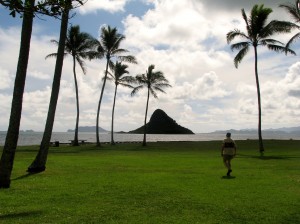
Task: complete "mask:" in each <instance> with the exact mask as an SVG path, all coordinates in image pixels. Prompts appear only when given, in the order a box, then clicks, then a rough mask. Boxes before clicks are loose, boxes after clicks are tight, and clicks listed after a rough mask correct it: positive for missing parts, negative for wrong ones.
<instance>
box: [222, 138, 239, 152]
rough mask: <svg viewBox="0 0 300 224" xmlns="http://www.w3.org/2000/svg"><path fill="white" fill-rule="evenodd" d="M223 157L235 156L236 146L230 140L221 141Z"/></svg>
mask: <svg viewBox="0 0 300 224" xmlns="http://www.w3.org/2000/svg"><path fill="white" fill-rule="evenodd" d="M222 149H223V155H231V156H233V155H235V153H236V144H235V142H234V141H233V140H232V139H231V138H225V139H224V140H223V145H222Z"/></svg>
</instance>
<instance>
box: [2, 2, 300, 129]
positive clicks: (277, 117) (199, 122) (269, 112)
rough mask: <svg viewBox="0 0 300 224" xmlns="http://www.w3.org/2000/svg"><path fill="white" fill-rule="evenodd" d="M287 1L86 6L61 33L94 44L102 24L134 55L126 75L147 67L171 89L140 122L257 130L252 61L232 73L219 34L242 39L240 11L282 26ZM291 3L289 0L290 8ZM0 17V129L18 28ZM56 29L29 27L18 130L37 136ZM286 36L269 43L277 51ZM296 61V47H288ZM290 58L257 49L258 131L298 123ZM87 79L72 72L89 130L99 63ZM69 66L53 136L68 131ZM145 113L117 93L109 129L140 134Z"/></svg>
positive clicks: (298, 84)
mask: <svg viewBox="0 0 300 224" xmlns="http://www.w3.org/2000/svg"><path fill="white" fill-rule="evenodd" d="M285 2H286V1H284V2H282V1H278V0H276V1H271V0H266V1H259V2H258V1H239V0H227V1H209V0H202V1H199V0H186V1H182V0H140V1H138V0H103V1H99V0H89V1H88V2H87V3H86V5H85V6H83V7H81V8H79V9H77V10H76V15H75V16H74V17H73V18H72V19H71V20H70V24H73V25H80V27H81V31H83V32H88V33H90V34H91V35H93V36H94V37H96V38H97V37H98V36H99V29H100V27H101V26H103V25H110V26H113V27H117V28H118V30H119V32H120V33H123V34H124V35H125V36H126V40H125V41H124V43H123V45H122V47H123V48H126V49H128V50H129V51H130V52H131V54H133V55H135V56H136V58H137V60H138V64H137V65H130V66H129V71H130V74H131V75H133V76H135V75H136V74H141V73H144V72H145V71H146V69H147V67H148V66H149V65H150V64H154V65H155V66H156V69H157V70H160V71H162V72H163V73H164V74H165V76H166V78H167V79H168V80H169V81H170V83H171V85H172V86H173V87H172V88H170V89H166V92H167V94H159V98H158V99H154V98H151V101H150V107H149V113H148V114H149V117H148V119H150V115H151V114H152V113H153V111H154V110H155V109H157V108H160V109H163V110H164V111H165V112H166V113H167V114H168V115H169V116H170V117H172V118H173V119H174V120H176V121H177V123H179V124H180V125H182V126H184V127H187V128H189V129H191V130H192V131H194V132H197V133H200V132H210V131H214V130H224V129H231V128H234V129H243V128H256V127H257V97H256V87H255V79H254V69H253V66H254V60H253V52H252V51H250V52H249V53H248V55H247V56H246V57H245V59H244V60H243V62H242V63H241V65H240V66H239V68H238V69H236V68H235V67H234V65H233V57H234V56H235V54H236V52H231V50H230V47H229V46H228V45H227V43H226V33H227V32H228V31H230V30H233V29H234V28H240V29H241V30H244V26H245V25H244V21H243V20H242V17H241V12H240V10H241V8H245V10H246V12H247V13H249V10H250V9H251V8H252V6H253V5H254V4H257V3H259V4H265V6H267V7H271V8H272V9H273V13H272V14H271V15H272V16H271V18H270V19H281V20H290V17H289V15H288V14H287V13H286V12H284V10H283V9H280V8H278V5H279V4H280V3H285ZM289 2H291V3H293V2H294V1H289ZM8 14H9V12H8V11H7V10H6V9H4V8H0V59H1V60H0V102H1V106H0V130H3V131H5V130H6V129H7V126H8V119H9V113H10V104H11V97H12V90H13V83H14V76H15V70H16V64H17V58H18V48H19V38H20V26H21V19H20V18H19V17H16V18H12V17H10V16H9V15H8ZM59 27H60V22H59V20H55V19H51V18H48V17H44V16H43V17H42V18H41V19H39V18H36V19H35V21H34V27H33V36H32V43H31V53H30V61H29V67H28V75H27V80H26V88H25V94H24V104H23V115H22V121H21V129H23V130H27V129H33V130H36V131H42V130H43V129H44V124H45V121H46V115H47V110H48V103H49V97H50V92H51V85H52V76H53V71H54V63H55V60H54V59H47V60H45V59H44V58H45V56H46V55H47V54H49V53H53V52H56V48H55V46H53V45H52V44H51V43H50V40H51V39H56V40H57V39H58V36H59ZM290 37H291V34H289V35H280V36H276V37H274V38H276V39H278V40H280V41H282V42H286V41H287V40H288V39H289V38H290ZM293 49H294V50H295V51H296V52H297V53H299V52H300V51H299V43H297V44H295V45H294V46H293ZM299 61H300V60H299V56H285V55H284V54H277V53H274V52H268V51H267V50H266V49H263V48H261V49H259V75H260V83H261V93H262V104H263V128H264V129H266V128H276V127H291V126H299V124H300V118H299V117H300V116H299V115H300V92H299V89H300V76H299V71H300V63H299ZM86 65H87V74H86V75H83V74H82V73H81V72H80V70H79V69H78V70H77V71H78V79H79V80H78V81H79V94H80V125H81V126H94V125H95V121H96V111H97V102H98V99H99V95H100V87H101V78H102V75H103V71H104V61H103V60H102V61H101V60H98V61H97V60H95V61H86ZM73 82H74V81H73V74H72V61H71V59H70V58H69V57H67V58H66V59H65V61H64V68H63V75H62V81H61V89H60V97H59V102H58V107H57V113H56V119H55V124H54V131H66V130H67V129H74V126H75V111H76V108H75V106H76V105H75V92H74V83H73ZM113 88H114V86H113V85H112V84H110V83H108V85H107V87H106V89H105V95H104V101H103V105H102V109H101V114H100V126H101V127H103V128H105V129H107V130H110V120H111V107H112V97H113ZM145 105H146V92H145V91H141V92H140V93H139V94H138V95H137V96H135V97H131V96H130V90H129V89H126V88H120V89H119V92H118V96H117V103H116V114H115V130H116V131H129V130H133V129H135V128H137V127H140V126H141V125H142V123H143V117H144V112H145Z"/></svg>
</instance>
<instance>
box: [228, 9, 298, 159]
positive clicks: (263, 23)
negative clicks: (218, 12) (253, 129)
mask: <svg viewBox="0 0 300 224" xmlns="http://www.w3.org/2000/svg"><path fill="white" fill-rule="evenodd" d="M271 13H272V9H270V8H264V5H255V6H253V8H252V10H251V15H250V17H249V18H248V17H247V15H246V13H245V10H244V9H242V16H243V19H244V21H245V23H246V30H247V33H244V32H242V31H240V30H238V29H235V30H233V31H230V32H228V33H227V43H228V44H229V43H231V41H232V40H233V39H235V38H237V37H239V38H242V39H244V41H242V42H238V43H234V44H232V45H231V50H238V51H239V52H238V53H237V55H236V56H235V58H234V65H235V67H236V68H238V65H239V63H241V61H242V59H243V58H244V56H245V55H246V54H247V53H248V51H249V48H250V46H252V47H253V49H254V58H255V64H254V69H255V78H256V87H257V98H258V137H259V151H260V152H261V154H262V153H263V152H264V146H263V141H262V133H261V97H260V87H259V79H258V69H257V61H258V60H257V47H258V46H266V47H267V48H268V49H269V50H273V51H276V52H289V53H291V54H295V52H294V51H292V50H290V49H286V48H285V47H284V46H283V44H282V43H281V42H280V41H277V40H275V39H272V38H271V36H272V35H274V34H277V33H288V32H290V31H291V29H292V28H294V27H295V25H294V24H292V23H289V22H285V21H277V20H273V21H271V22H269V23H267V19H268V16H269V15H270V14H271Z"/></svg>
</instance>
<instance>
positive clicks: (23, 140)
mask: <svg viewBox="0 0 300 224" xmlns="http://www.w3.org/2000/svg"><path fill="white" fill-rule="evenodd" d="M78 135H79V139H82V140H86V141H87V142H96V134H95V133H94V132H79V134H78ZM5 136H6V132H0V146H3V145H4V142H5ZM42 137H43V132H21V133H20V135H19V140H18V145H39V144H40V142H41V140H42ZM224 137H225V132H224V133H223V134H217V133H200V134H194V135H157V134H147V141H148V142H157V141H211V140H220V141H221V140H223V139H224ZM110 138H111V135H110V133H100V142H101V143H104V142H110ZM232 138H233V139H235V140H246V139H257V138H258V137H257V134H233V135H232ZM263 138H264V139H295V140H300V137H299V136H297V135H291V134H288V133H286V134H274V133H266V134H263ZM72 139H74V133H72V132H54V133H53V134H52V138H51V141H59V142H60V143H70V141H71V140H72ZM114 140H115V142H142V141H143V135H142V134H117V133H115V134H114Z"/></svg>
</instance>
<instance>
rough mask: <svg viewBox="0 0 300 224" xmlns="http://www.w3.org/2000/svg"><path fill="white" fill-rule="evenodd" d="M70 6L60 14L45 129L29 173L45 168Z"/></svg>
mask: <svg viewBox="0 0 300 224" xmlns="http://www.w3.org/2000/svg"><path fill="white" fill-rule="evenodd" d="M69 4H70V0H69ZM70 5H71V4H70ZM70 5H69V6H70ZM70 8H71V7H70ZM70 8H68V7H66V9H65V10H64V12H63V14H62V20H61V27H60V37H59V45H58V50H57V57H56V64H55V71H54V78H53V83H52V91H51V97H50V104H49V109H48V115H47V121H46V125H45V130H44V134H43V138H42V142H41V145H40V149H39V152H38V154H37V156H36V158H35V160H34V161H33V163H32V164H31V165H30V166H29V167H28V170H27V172H29V173H37V172H42V171H44V170H45V169H46V162H47V156H48V150H49V143H50V140H51V135H52V129H53V124H54V118H55V111H56V105H57V100H58V95H59V88H60V79H61V73H62V67H63V60H64V51H65V40H66V36H67V28H68V19H69V10H70Z"/></svg>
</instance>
